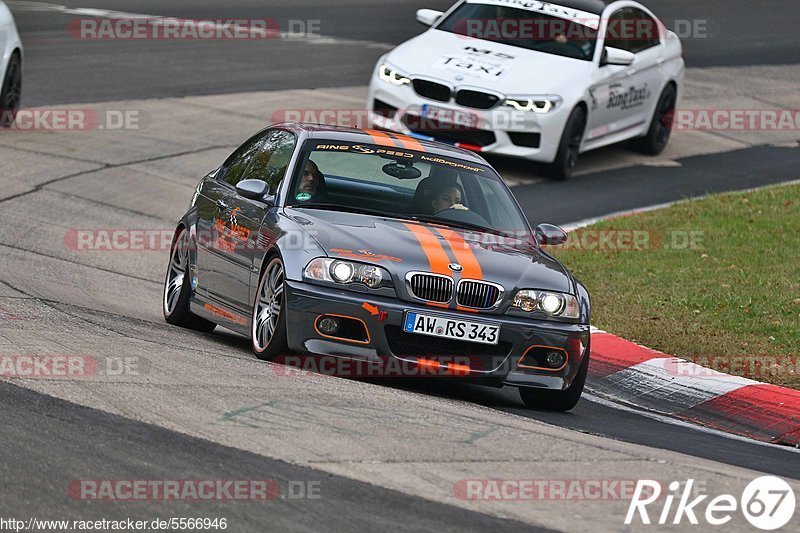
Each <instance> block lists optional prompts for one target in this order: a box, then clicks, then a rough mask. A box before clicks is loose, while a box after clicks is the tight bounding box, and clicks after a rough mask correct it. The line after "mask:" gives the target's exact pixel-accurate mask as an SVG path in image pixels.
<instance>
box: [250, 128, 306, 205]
mask: <svg viewBox="0 0 800 533" xmlns="http://www.w3.org/2000/svg"><path fill="white" fill-rule="evenodd" d="M294 146H295V138H294V135H293V134H292V133H290V132H288V131H284V130H272V131H270V132H269V134H268V135H267V137H266V138H265V139H264V142H263V144H262V145H261V151H259V152H258V154H256V155H255V157H253V163H252V165H251V166H250V169H249V170H248V171H247V179H256V180H262V181H266V182H267V183H269V193H270V194H275V192H277V190H278V186H279V185H280V183H281V181H283V178H284V176H285V175H286V169H287V167H288V166H289V161H290V160H291V158H292V153H293V152H294Z"/></svg>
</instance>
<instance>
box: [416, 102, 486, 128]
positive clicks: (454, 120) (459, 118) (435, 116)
mask: <svg viewBox="0 0 800 533" xmlns="http://www.w3.org/2000/svg"><path fill="white" fill-rule="evenodd" d="M422 116H423V117H424V118H429V119H431V120H437V121H439V122H447V123H448V124H454V125H456V126H463V127H465V128H475V127H476V126H477V125H478V117H477V116H476V115H474V114H472V113H470V112H468V111H460V110H458V109H445V108H443V107H435V106H430V105H428V104H425V105H423V106H422Z"/></svg>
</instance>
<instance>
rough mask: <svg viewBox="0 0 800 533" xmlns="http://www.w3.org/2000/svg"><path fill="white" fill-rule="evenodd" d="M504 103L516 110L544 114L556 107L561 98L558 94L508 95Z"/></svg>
mask: <svg viewBox="0 0 800 533" xmlns="http://www.w3.org/2000/svg"><path fill="white" fill-rule="evenodd" d="M505 103H506V105H507V106H511V107H513V108H514V109H516V110H517V111H533V112H534V113H540V114H544V113H549V112H550V111H553V110H554V109H556V108H557V107H558V106H559V104H561V98H560V97H558V96H530V97H527V96H519V97H517V96H509V97H508V98H506V102H505Z"/></svg>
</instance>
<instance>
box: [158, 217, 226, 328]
mask: <svg viewBox="0 0 800 533" xmlns="http://www.w3.org/2000/svg"><path fill="white" fill-rule="evenodd" d="M188 267H189V233H188V232H187V231H186V229H184V228H179V229H178V231H177V232H176V234H175V239H174V241H173V243H172V247H171V248H170V251H169V265H168V266H167V276H166V277H165V278H164V294H163V296H162V298H161V307H162V309H163V311H164V320H166V321H167V322H168V323H169V324H172V325H173V326H180V327H182V328H187V329H192V330H194V331H201V332H203V333H210V332H212V331H214V328H215V327H217V325H216V324H215V323H213V322H211V321H210V320H206V319H205V318H202V317H199V316H197V315H195V314H194V313H192V312H191V311H189V300H190V299H191V297H192V285H191V283H192V282H191V279H190V278H191V276H187V275H186V273H187V270H189V268H188Z"/></svg>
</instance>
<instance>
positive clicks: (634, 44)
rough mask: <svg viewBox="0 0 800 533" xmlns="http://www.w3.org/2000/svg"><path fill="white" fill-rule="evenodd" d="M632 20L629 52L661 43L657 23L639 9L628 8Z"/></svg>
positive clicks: (636, 51) (639, 50) (635, 51)
mask: <svg viewBox="0 0 800 533" xmlns="http://www.w3.org/2000/svg"><path fill="white" fill-rule="evenodd" d="M628 10H629V11H630V13H631V19H632V21H633V28H632V29H633V31H632V35H631V37H632V39H631V40H630V44H631V52H633V53H638V52H641V51H642V50H647V49H648V48H652V47H654V46H658V45H659V44H661V37H660V34H659V31H660V30H659V27H658V23H657V22H656V21H655V19H653V17H651V16H650V15H648V14H647V13H645V12H644V11H642V10H641V9H636V8H629V9H628Z"/></svg>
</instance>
